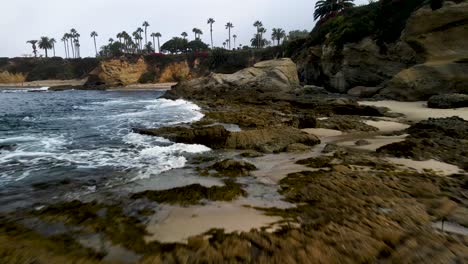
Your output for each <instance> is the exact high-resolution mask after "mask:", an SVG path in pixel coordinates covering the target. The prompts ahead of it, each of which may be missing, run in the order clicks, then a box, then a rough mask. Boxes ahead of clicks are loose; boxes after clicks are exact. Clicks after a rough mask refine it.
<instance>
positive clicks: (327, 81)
mask: <svg viewBox="0 0 468 264" xmlns="http://www.w3.org/2000/svg"><path fill="white" fill-rule="evenodd" d="M458 2H459V3H454V2H448V1H446V3H445V4H444V6H443V7H442V8H440V9H438V10H432V9H431V8H430V7H429V6H423V7H422V8H419V9H418V10H417V11H415V12H414V13H413V14H412V15H411V16H410V17H409V18H408V20H407V22H406V26H405V28H404V30H403V32H402V34H401V36H400V38H399V39H398V40H397V41H395V42H392V43H379V42H378V40H377V39H376V38H375V36H368V37H365V38H363V39H361V40H360V41H358V42H355V43H345V44H343V45H342V46H340V45H336V44H335V43H333V42H331V41H329V39H330V38H333V36H330V35H327V38H328V39H327V40H326V41H325V42H324V43H323V44H321V45H316V46H312V47H308V48H306V49H303V50H302V51H301V52H300V53H298V54H296V55H295V57H294V60H295V61H296V62H297V64H298V70H299V74H300V77H301V81H303V82H305V83H307V84H315V85H321V86H324V87H326V88H327V89H328V90H331V91H334V92H340V93H346V92H348V91H349V90H350V89H352V88H354V87H357V86H359V87H360V88H359V89H353V90H352V92H351V93H352V94H353V95H359V93H356V91H361V90H365V91H372V93H367V92H366V96H372V95H373V94H376V93H378V92H379V91H380V95H381V96H383V97H386V98H391V99H397V100H424V99H428V98H429V97H430V96H431V95H434V94H439V93H452V92H458V93H468V85H467V83H468V74H467V72H468V55H467V54H468V1H461V2H460V1H458ZM366 87H376V88H372V89H364V88H366Z"/></svg>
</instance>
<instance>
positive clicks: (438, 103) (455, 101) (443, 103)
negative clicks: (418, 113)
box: [427, 94, 468, 109]
mask: <svg viewBox="0 0 468 264" xmlns="http://www.w3.org/2000/svg"><path fill="white" fill-rule="evenodd" d="M427 106H428V107H429V108H440V109H448V108H461V107H468V95H466V94H442V95H435V96H432V97H431V98H429V101H428V102H427Z"/></svg>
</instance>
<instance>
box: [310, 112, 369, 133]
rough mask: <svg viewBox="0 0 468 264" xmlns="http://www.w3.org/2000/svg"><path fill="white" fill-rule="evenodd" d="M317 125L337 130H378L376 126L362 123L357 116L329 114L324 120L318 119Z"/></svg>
mask: <svg viewBox="0 0 468 264" xmlns="http://www.w3.org/2000/svg"><path fill="white" fill-rule="evenodd" d="M317 126H318V127H320V128H326V129H334V130H339V131H366V132H372V131H378V128H376V127H373V126H370V125H368V124H366V123H364V122H363V121H362V119H361V117H359V116H339V115H336V116H331V117H328V118H327V119H324V120H318V124H317Z"/></svg>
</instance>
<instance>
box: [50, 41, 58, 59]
mask: <svg viewBox="0 0 468 264" xmlns="http://www.w3.org/2000/svg"><path fill="white" fill-rule="evenodd" d="M49 41H50V44H52V50H53V51H54V57H55V43H57V41H56V40H55V39H54V38H51V39H50V40H49Z"/></svg>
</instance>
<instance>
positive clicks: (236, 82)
mask: <svg viewBox="0 0 468 264" xmlns="http://www.w3.org/2000/svg"><path fill="white" fill-rule="evenodd" d="M298 86H299V78H298V76H297V68H296V65H295V64H294V62H292V61H291V60H290V59H278V60H270V61H263V62H259V63H257V64H255V65H254V66H253V67H250V68H246V69H243V70H241V71H238V72H236V73H234V74H217V73H212V74H211V75H210V76H209V77H206V78H199V79H194V80H191V81H188V82H183V83H180V84H178V85H177V86H176V87H173V89H172V90H171V91H168V92H167V93H166V94H165V95H164V97H165V98H169V99H175V98H181V97H184V98H190V99H196V98H202V97H206V96H210V97H220V98H224V97H228V96H230V95H231V96H232V95H234V96H241V97H249V96H253V95H256V94H272V95H275V94H276V93H282V92H289V91H291V90H292V89H293V88H296V87H298Z"/></svg>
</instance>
